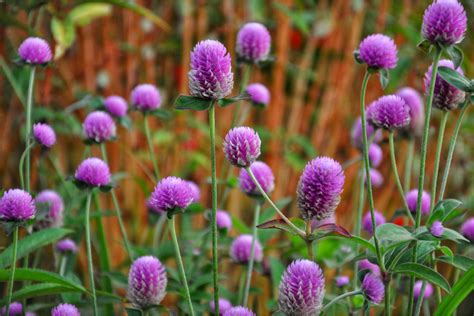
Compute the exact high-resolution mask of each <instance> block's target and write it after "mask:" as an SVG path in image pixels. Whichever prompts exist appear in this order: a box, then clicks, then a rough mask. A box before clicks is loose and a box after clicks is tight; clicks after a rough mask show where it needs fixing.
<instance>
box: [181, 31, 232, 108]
mask: <svg viewBox="0 0 474 316" xmlns="http://www.w3.org/2000/svg"><path fill="white" fill-rule="evenodd" d="M188 79H189V90H190V92H191V94H192V95H193V96H196V97H199V98H204V99H213V100H218V99H222V98H224V97H226V96H228V95H229V94H230V93H231V92H232V88H233V87H234V74H233V73H232V63H231V58H230V54H229V53H228V52H227V49H226V48H225V46H224V45H222V44H221V43H220V42H219V41H214V40H205V41H201V42H199V43H197V44H196V46H194V49H193V51H192V53H191V70H190V71H189V72H188Z"/></svg>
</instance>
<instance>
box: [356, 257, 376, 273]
mask: <svg viewBox="0 0 474 316" xmlns="http://www.w3.org/2000/svg"><path fill="white" fill-rule="evenodd" d="M362 270H370V272H371V273H373V274H375V275H377V276H380V275H381V274H380V267H379V266H378V265H376V264H373V263H372V262H370V261H369V260H367V259H363V260H360V261H359V271H362Z"/></svg>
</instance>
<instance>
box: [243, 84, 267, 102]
mask: <svg viewBox="0 0 474 316" xmlns="http://www.w3.org/2000/svg"><path fill="white" fill-rule="evenodd" d="M245 91H246V92H247V93H248V94H250V100H252V104H253V105H255V106H263V107H266V106H267V105H268V103H270V91H269V90H268V88H267V87H265V86H264V85H263V84H261V83H252V84H249V85H248V86H247V89H245Z"/></svg>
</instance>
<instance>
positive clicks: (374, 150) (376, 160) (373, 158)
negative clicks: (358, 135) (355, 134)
mask: <svg viewBox="0 0 474 316" xmlns="http://www.w3.org/2000/svg"><path fill="white" fill-rule="evenodd" d="M382 155H383V154H382V148H380V146H379V145H377V144H375V143H373V144H370V146H369V160H370V163H371V165H372V167H378V166H380V163H381V162H382Z"/></svg>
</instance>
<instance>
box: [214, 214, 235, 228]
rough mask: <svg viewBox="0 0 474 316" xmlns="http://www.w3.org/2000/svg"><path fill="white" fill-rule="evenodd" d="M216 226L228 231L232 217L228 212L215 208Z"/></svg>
mask: <svg viewBox="0 0 474 316" xmlns="http://www.w3.org/2000/svg"><path fill="white" fill-rule="evenodd" d="M216 222H217V228H219V229H227V230H228V231H229V230H230V229H231V228H232V219H231V218H230V215H229V213H227V212H226V211H224V210H217V212H216Z"/></svg>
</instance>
